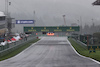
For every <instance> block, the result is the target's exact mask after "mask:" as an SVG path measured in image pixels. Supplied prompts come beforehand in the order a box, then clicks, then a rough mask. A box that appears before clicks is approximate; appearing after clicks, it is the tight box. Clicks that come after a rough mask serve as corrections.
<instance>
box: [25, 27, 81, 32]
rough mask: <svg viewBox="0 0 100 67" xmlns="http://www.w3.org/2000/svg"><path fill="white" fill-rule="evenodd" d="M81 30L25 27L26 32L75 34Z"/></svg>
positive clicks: (73, 28) (76, 28) (78, 28)
mask: <svg viewBox="0 0 100 67" xmlns="http://www.w3.org/2000/svg"><path fill="white" fill-rule="evenodd" d="M79 30H80V27H79V26H52V27H50V26H49V27H24V32H73V31H79Z"/></svg>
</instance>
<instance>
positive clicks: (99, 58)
mask: <svg viewBox="0 0 100 67" xmlns="http://www.w3.org/2000/svg"><path fill="white" fill-rule="evenodd" d="M68 40H69V41H70V43H71V44H72V46H73V47H74V48H75V50H76V51H77V52H78V53H79V54H81V55H83V56H86V57H90V58H93V59H95V60H97V61H99V62H100V50H99V51H96V52H95V53H89V50H87V49H86V48H84V47H83V46H81V45H80V44H78V43H77V42H75V41H74V40H72V39H71V38H69V39H68Z"/></svg>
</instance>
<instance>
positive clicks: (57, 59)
mask: <svg viewBox="0 0 100 67" xmlns="http://www.w3.org/2000/svg"><path fill="white" fill-rule="evenodd" d="M0 67H100V65H99V64H97V63H95V62H93V61H91V60H89V59H86V58H82V57H80V56H78V55H77V54H76V53H75V52H74V50H73V49H72V48H71V46H70V45H69V44H68V42H67V38H66V37H43V39H42V40H40V41H39V42H38V43H36V44H35V45H32V46H30V47H29V48H27V49H25V50H24V51H23V52H21V53H20V54H18V55H17V56H15V57H13V58H10V59H7V60H4V61H1V62H0Z"/></svg>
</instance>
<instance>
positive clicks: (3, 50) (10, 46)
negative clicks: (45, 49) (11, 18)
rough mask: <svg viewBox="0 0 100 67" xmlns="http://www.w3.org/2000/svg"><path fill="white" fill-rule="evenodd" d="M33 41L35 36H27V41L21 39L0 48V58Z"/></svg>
mask: <svg viewBox="0 0 100 67" xmlns="http://www.w3.org/2000/svg"><path fill="white" fill-rule="evenodd" d="M33 39H34V40H35V39H36V36H29V37H27V39H25V38H23V39H22V40H19V41H16V42H13V43H11V44H6V45H4V46H0V57H1V56H4V55H6V54H8V53H10V52H12V51H14V50H16V49H17V48H19V47H21V46H23V45H24V44H25V43H28V42H30V41H32V40H33Z"/></svg>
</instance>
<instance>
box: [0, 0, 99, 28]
mask: <svg viewBox="0 0 100 67" xmlns="http://www.w3.org/2000/svg"><path fill="white" fill-rule="evenodd" d="M4 1H5V0H0V10H1V11H4V10H5V8H4V6H5V5H4V4H5V3H4ZM9 1H11V2H12V4H11V5H10V6H9V12H10V13H11V15H12V17H15V18H16V19H32V18H33V11H35V19H37V21H38V22H37V23H36V24H37V25H49V26H51V25H63V24H64V21H63V17H62V15H64V14H65V15H66V23H67V25H70V24H71V23H78V22H77V20H80V16H81V17H82V23H83V25H84V24H85V23H86V24H90V25H91V24H92V23H91V21H92V20H91V19H94V22H95V23H96V24H99V21H100V19H99V18H100V6H93V5H91V3H93V2H94V1H95V0H9Z"/></svg>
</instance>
